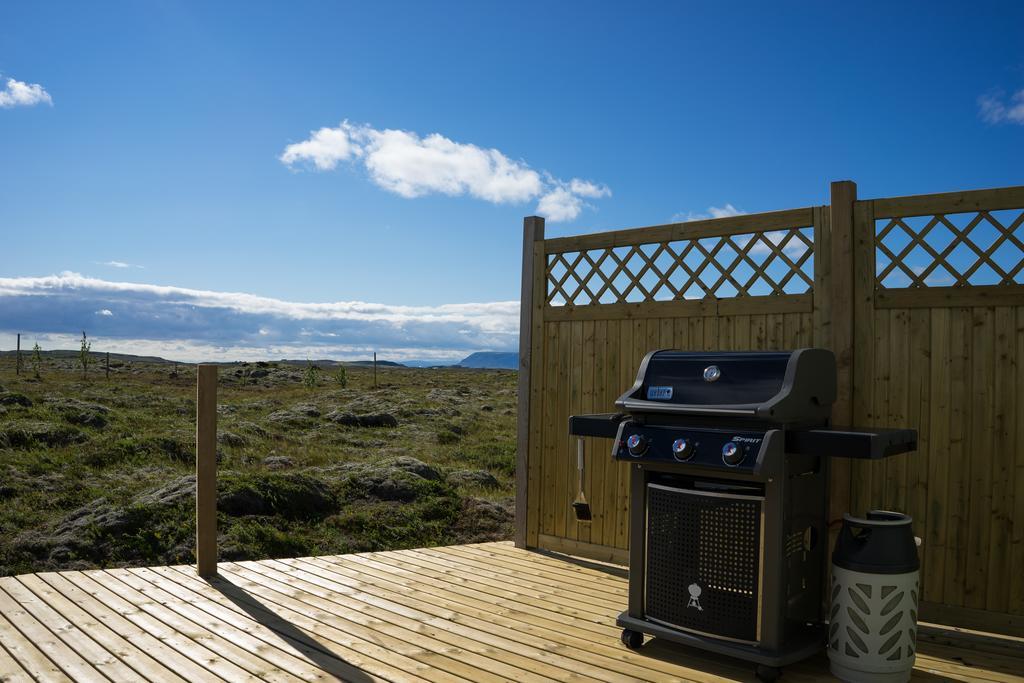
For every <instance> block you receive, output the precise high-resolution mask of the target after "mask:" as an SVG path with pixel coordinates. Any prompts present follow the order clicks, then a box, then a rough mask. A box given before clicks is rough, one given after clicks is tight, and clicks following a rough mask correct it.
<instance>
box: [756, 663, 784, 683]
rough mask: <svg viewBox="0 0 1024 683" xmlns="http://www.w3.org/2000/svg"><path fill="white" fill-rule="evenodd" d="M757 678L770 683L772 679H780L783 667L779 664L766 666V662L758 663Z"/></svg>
mask: <svg viewBox="0 0 1024 683" xmlns="http://www.w3.org/2000/svg"><path fill="white" fill-rule="evenodd" d="M756 675H757V680H759V681H764V682H765V683H770V682H771V681H777V680H779V676H781V675H782V669H780V668H779V667H777V666H766V665H764V664H758V665H757V671H756Z"/></svg>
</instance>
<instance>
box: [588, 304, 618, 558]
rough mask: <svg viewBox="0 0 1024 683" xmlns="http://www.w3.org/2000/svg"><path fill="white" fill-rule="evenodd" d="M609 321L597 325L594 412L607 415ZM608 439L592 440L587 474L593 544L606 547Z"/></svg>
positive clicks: (595, 328)
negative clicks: (606, 446) (605, 484)
mask: <svg viewBox="0 0 1024 683" xmlns="http://www.w3.org/2000/svg"><path fill="white" fill-rule="evenodd" d="M607 371H608V321H607V320H598V321H596V322H594V367H593V375H594V405H593V409H594V412H597V413H603V412H607V411H609V410H611V403H612V402H611V400H609V398H608V377H607V374H606V373H607ZM607 443H608V440H607V439H591V440H590V443H589V444H588V446H589V449H588V450H587V471H588V472H589V473H590V474H589V481H588V485H589V488H588V489H587V493H588V495H589V498H588V500H589V501H590V512H591V517H592V521H591V522H590V540H591V542H593V543H600V544H602V545H604V544H606V540H605V537H604V524H605V517H606V515H607V512H608V510H609V509H610V508H609V506H608V501H607V500H606V498H605V488H604V482H605V481H606V480H607V479H608V471H607V469H608V466H609V462H610V458H609V457H608V452H607V450H606V449H605V445H606V444H607Z"/></svg>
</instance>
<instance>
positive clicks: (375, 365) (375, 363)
mask: <svg viewBox="0 0 1024 683" xmlns="http://www.w3.org/2000/svg"><path fill="white" fill-rule="evenodd" d="M373 388H374V389H376V388H377V352H376V351H374V352H373Z"/></svg>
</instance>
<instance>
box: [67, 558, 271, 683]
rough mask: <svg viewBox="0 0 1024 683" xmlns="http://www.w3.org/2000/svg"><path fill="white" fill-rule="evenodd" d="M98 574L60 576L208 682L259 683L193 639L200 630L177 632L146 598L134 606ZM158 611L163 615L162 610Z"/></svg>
mask: <svg viewBox="0 0 1024 683" xmlns="http://www.w3.org/2000/svg"><path fill="white" fill-rule="evenodd" d="M98 574H102V572H100V571H92V572H88V573H86V572H63V573H62V574H61V576H62V577H64V578H66V579H67V580H68V581H70V582H72V583H73V584H74V585H76V586H78V587H79V588H81V589H82V590H84V591H85V592H87V593H89V594H90V595H91V596H92V597H93V598H94V599H95V600H97V601H99V602H101V603H103V604H104V605H107V606H108V607H110V608H111V609H113V610H114V611H115V612H117V613H118V614H120V615H121V616H122V617H124V618H125V619H127V620H128V621H130V622H132V623H133V624H135V625H136V626H138V627H139V628H140V629H142V630H143V631H144V632H145V633H148V634H151V635H152V636H153V637H155V638H156V639H157V640H160V641H161V642H163V643H165V644H167V645H169V646H170V647H172V648H174V649H175V650H177V651H178V652H179V653H181V654H183V655H185V656H186V657H188V658H189V659H191V660H192V661H193V662H195V663H196V664H198V665H200V666H201V667H203V668H204V669H207V671H206V672H204V674H203V675H204V676H205V678H206V679H209V680H217V679H221V680H227V681H236V680H239V681H242V680H247V681H255V680H258V679H257V678H256V677H255V676H253V675H252V674H251V673H249V672H248V671H246V670H245V669H242V668H241V667H239V666H236V665H235V664H234V662H232V661H231V660H230V659H227V658H225V653H224V652H225V651H224V649H223V648H217V647H216V645H215V644H212V643H209V642H208V641H206V640H205V639H202V638H198V637H193V636H200V635H201V634H200V633H199V629H195V630H193V631H192V632H191V633H181V632H179V631H177V629H175V628H173V627H171V626H169V625H167V624H165V623H164V621H163V620H162V619H160V618H158V617H155V616H153V615H152V614H150V612H149V611H148V610H147V609H145V608H146V607H148V608H150V609H152V605H145V604H144V596H133V597H135V598H136V600H138V602H132V601H130V600H128V599H126V598H125V597H123V596H121V595H119V594H118V593H117V592H116V591H112V590H110V588H108V587H107V586H105V585H103V583H101V582H99V581H96V580H95V578H94V576H96V575H98ZM101 578H102V577H101ZM155 611H157V613H158V615H160V610H155ZM160 616H163V615H160ZM227 656H230V655H227Z"/></svg>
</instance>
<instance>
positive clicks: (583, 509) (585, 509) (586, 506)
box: [572, 437, 591, 522]
mask: <svg viewBox="0 0 1024 683" xmlns="http://www.w3.org/2000/svg"><path fill="white" fill-rule="evenodd" d="M576 469H578V470H579V475H580V486H579V493H577V494H576V500H574V501H573V502H572V510H573V512H575V513H576V521H578V522H589V521H590V519H591V516H590V503H588V502H587V496H586V495H585V494H584V493H583V481H584V477H583V472H584V469H583V437H579V438H578V439H576Z"/></svg>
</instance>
